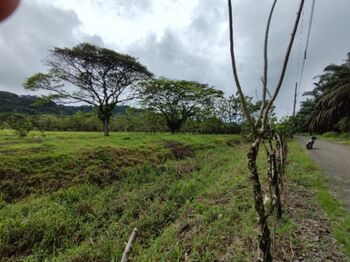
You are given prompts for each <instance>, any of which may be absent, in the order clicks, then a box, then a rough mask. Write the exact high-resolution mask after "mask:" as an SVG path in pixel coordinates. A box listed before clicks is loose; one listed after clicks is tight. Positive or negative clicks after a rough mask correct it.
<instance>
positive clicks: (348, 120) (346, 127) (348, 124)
mask: <svg viewBox="0 0 350 262" xmlns="http://www.w3.org/2000/svg"><path fill="white" fill-rule="evenodd" d="M337 127H338V128H339V129H340V131H341V132H343V133H345V132H350V117H349V116H347V117H343V118H342V119H340V120H339V122H338V123H337Z"/></svg>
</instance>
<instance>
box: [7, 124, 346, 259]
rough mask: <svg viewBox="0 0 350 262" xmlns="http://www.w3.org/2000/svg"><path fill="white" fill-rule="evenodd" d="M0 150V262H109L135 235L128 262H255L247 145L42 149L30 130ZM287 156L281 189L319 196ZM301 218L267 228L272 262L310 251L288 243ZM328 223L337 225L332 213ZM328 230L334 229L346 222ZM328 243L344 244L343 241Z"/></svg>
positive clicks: (54, 143)
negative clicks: (303, 188)
mask: <svg viewBox="0 0 350 262" xmlns="http://www.w3.org/2000/svg"><path fill="white" fill-rule="evenodd" d="M0 143H1V155H0V158H1V159H0V163H1V166H0V170H1V171H0V174H1V175H2V177H1V178H2V179H1V180H0V186H1V192H2V196H1V199H2V200H1V202H0V257H1V258H2V259H4V260H6V261H22V260H26V261H40V260H55V261H111V260H113V259H114V260H116V261H118V260H120V257H121V254H122V252H123V249H124V246H125V242H126V241H127V239H128V238H129V236H130V233H131V232H132V230H133V228H134V227H137V228H138V230H139V235H138V237H137V240H136V242H135V243H134V247H133V251H132V259H133V261H149V260H160V261H179V260H184V259H185V258H187V259H189V260H199V261H214V260H228V261H252V260H254V259H255V258H256V253H255V250H254V246H255V238H254V235H253V234H252V232H258V228H257V227H256V221H255V220H256V215H255V210H254V202H253V200H252V198H251V192H250V189H249V183H250V181H249V177H248V176H247V173H248V170H247V168H244V167H243V164H244V163H245V158H246V157H245V153H244V152H245V151H246V149H247V147H248V146H247V145H246V144H243V143H242V142H241V138H240V137H238V136H232V135H230V136H228V135H184V134H175V135H170V134H137V133H118V134H114V133H113V134H111V136H110V137H108V138H104V137H101V136H100V135H99V134H98V133H72V132H48V133H47V134H46V136H45V137H44V138H43V137H42V136H41V135H40V133H38V132H35V131H34V132H31V133H30V134H29V135H28V136H27V137H26V138H24V139H19V138H17V137H16V136H15V134H14V133H13V131H7V130H5V131H2V133H1V139H0ZM291 148H292V151H291V153H290V165H289V166H288V173H287V174H288V176H287V177H286V178H287V184H286V187H288V188H289V187H292V186H293V185H294V184H298V188H299V187H300V185H303V186H306V187H307V189H308V190H310V188H311V189H313V184H310V183H311V182H312V181H316V179H317V181H318V185H319V186H323V184H322V183H324V181H323V180H318V178H319V174H318V173H314V172H310V165H313V164H312V163H311V162H310V160H306V159H307V156H305V155H304V156H301V155H302V154H301V153H300V147H299V146H298V145H296V144H295V143H294V144H292V147H291ZM305 161H307V162H305ZM260 168H261V169H265V165H264V157H261V158H260V159H259V169H260ZM312 170H314V169H312ZM315 170H316V169H315ZM315 172H316V171H315ZM301 174H302V175H301ZM304 174H307V175H304ZM266 179H267V178H266ZM311 185H312V186H311ZM310 186H311V187H310ZM9 189H12V191H9ZM288 201H289V202H290V205H292V204H291V203H292V202H293V200H292V199H288ZM300 201H302V202H303V203H305V201H309V203H310V204H311V203H315V201H314V199H313V198H312V199H306V198H303V197H302V198H301V199H300ZM332 201H334V200H332ZM332 203H335V202H332ZM308 207H309V206H308V205H306V206H305V209H303V210H301V212H300V214H299V216H300V217H298V216H296V215H295V214H294V213H293V215H292V214H290V213H289V210H286V212H285V213H284V218H283V220H281V221H279V222H274V223H277V224H276V225H275V227H272V231H273V232H274V235H275V242H274V248H272V250H271V252H272V255H273V256H274V257H275V258H276V259H280V260H291V259H292V258H294V256H299V255H302V254H304V255H305V254H307V253H308V252H309V251H310V250H309V249H308V248H307V246H308V245H310V241H312V239H313V238H314V236H311V238H310V236H307V237H306V238H304V237H301V236H300V235H297V236H296V235H295V230H297V227H298V225H300V224H302V223H304V222H303V221H305V220H304V218H305V216H306V215H307V214H308V212H310V214H311V213H312V214H314V212H315V209H313V210H309V209H308ZM294 208H295V207H294V206H293V208H292V209H291V210H294ZM337 214H338V215H341V216H342V217H343V218H345V212H344V211H341V209H340V208H339V212H338V213H337ZM317 219H319V217H317ZM333 219H334V221H333ZM332 221H333V222H334V224H333V225H334V228H335V230H337V228H338V227H339V229H340V226H345V225H346V224H341V223H347V222H346V221H347V220H344V221H343V220H342V219H341V217H333V218H332ZM335 221H338V222H335ZM342 221H343V222H342ZM337 223H340V224H337ZM311 229H312V228H310V227H309V230H311ZM318 229H319V228H316V230H318ZM335 232H337V234H339V240H340V241H341V242H342V243H344V244H346V241H348V239H349V236H348V235H347V233H344V232H340V231H339V232H338V231H335ZM286 239H287V240H288V241H285V240H286ZM291 243H292V245H293V249H292V250H290V246H291ZM330 243H331V245H332V246H334V245H335V244H334V242H333V240H332V241H330ZM317 244H318V245H319V244H320V242H317ZM277 247H278V248H277ZM282 251H283V252H282ZM325 252H326V251H325ZM329 254H330V253H329Z"/></svg>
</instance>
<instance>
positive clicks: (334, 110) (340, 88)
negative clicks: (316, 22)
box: [307, 53, 350, 130]
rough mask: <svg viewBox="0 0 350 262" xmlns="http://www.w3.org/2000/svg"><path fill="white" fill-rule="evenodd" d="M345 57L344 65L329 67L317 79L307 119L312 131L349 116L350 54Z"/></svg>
mask: <svg viewBox="0 0 350 262" xmlns="http://www.w3.org/2000/svg"><path fill="white" fill-rule="evenodd" d="M347 56H348V57H347V59H346V60H345V63H344V64H342V65H335V64H332V65H329V66H327V67H326V68H325V69H324V74H322V75H320V76H319V77H318V78H319V82H318V83H317V84H316V88H315V89H314V91H313V93H314V96H315V107H314V110H313V111H312V112H311V113H310V114H309V115H308V117H307V122H308V123H309V126H310V128H311V129H312V130H320V129H325V128H327V127H328V128H329V127H333V126H334V124H336V123H337V122H338V121H339V120H340V119H341V118H342V117H346V116H350V53H348V54H347ZM315 94H317V95H315Z"/></svg>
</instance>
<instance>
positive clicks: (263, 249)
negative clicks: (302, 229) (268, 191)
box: [247, 139, 272, 262]
mask: <svg viewBox="0 0 350 262" xmlns="http://www.w3.org/2000/svg"><path fill="white" fill-rule="evenodd" d="M259 144H260V140H258V139H257V140H256V141H255V142H254V143H253V144H252V145H251V147H250V150H249V152H248V155H247V157H248V169H249V173H250V179H251V181H252V183H253V195H254V205H255V211H256V212H257V213H258V216H259V227H260V236H259V249H260V254H259V256H260V261H266V262H269V261H272V256H271V251H270V247H271V237H270V229H269V226H268V224H267V216H266V212H265V208H264V202H263V192H262V189H261V184H260V179H259V174H258V169H257V166H256V159H257V156H258V152H259Z"/></svg>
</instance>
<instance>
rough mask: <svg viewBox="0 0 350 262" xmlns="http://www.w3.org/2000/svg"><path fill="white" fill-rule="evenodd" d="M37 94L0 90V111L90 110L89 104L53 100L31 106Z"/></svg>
mask: <svg viewBox="0 0 350 262" xmlns="http://www.w3.org/2000/svg"><path fill="white" fill-rule="evenodd" d="M37 99H38V97H37V96H30V95H21V96H19V95H16V94H13V93H10V92H5V91H0V113H22V114H29V115H38V114H55V115H73V114H75V113H77V112H86V113H87V112H91V111H92V110H93V107H91V106H65V105H59V104H56V103H55V102H49V103H47V104H45V105H42V106H33V103H34V102H35V101H36V100H37ZM127 108H128V106H117V107H116V109H115V110H114V112H113V113H114V114H124V113H125V110H126V109H127Z"/></svg>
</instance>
